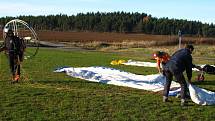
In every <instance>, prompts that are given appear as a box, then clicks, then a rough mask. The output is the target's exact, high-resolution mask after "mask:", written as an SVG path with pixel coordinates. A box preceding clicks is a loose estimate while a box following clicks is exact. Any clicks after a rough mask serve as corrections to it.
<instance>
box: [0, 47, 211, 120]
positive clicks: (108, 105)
mask: <svg viewBox="0 0 215 121" xmlns="http://www.w3.org/2000/svg"><path fill="white" fill-rule="evenodd" d="M173 48H174V47H173ZM203 48H204V47H203ZM151 52H152V50H151V49H150V48H149V49H131V50H119V51H117V52H107V51H104V52H98V51H68V50H57V49H49V48H46V49H42V48H41V49H40V51H39V53H38V55H37V56H36V57H35V58H34V59H29V60H25V62H24V63H23V64H22V76H21V79H22V81H21V82H20V83H16V84H11V83H10V77H9V74H10V73H9V69H8V63H7V60H6V57H5V55H4V54H0V58H1V59H0V65H1V66H0V68H1V69H0V120H3V121H4V120H5V121H8V120H16V121H29V120H38V121H40V120H43V121H44V120H51V121H59V120H61V121H64V120H73V121H100V120H104V121H111V120H116V121H127V120H132V121H133V120H143V121H150V120H152V121H163V120H165V121H170V120H174V121H175V120H176V121H177V120H178V121H187V120H195V121H213V120H214V119H215V115H214V114H215V107H214V106H199V105H196V104H194V103H193V102H191V101H189V106H187V107H181V106H180V100H179V99H177V98H173V97H171V98H170V99H171V100H172V101H173V102H171V103H166V104H164V103H162V96H161V94H160V93H153V92H148V91H144V90H138V89H133V88H127V87H120V86H114V85H105V84H100V83H93V82H88V81H85V80H80V79H76V78H71V77H69V76H66V75H65V74H63V73H54V72H53V70H54V69H55V68H57V67H60V66H73V67H83V66H106V67H113V68H118V69H121V70H124V71H128V72H132V73H136V74H144V75H146V74H153V73H157V70H156V69H155V68H146V67H134V66H122V65H120V66H111V65H110V64H109V63H110V61H111V60H113V59H134V60H141V61H152V60H150V57H145V56H141V54H143V53H144V54H150V53H151ZM196 54H197V53H196ZM202 55H204V54H202ZM205 56H206V57H208V56H209V57H211V56H212V57H214V55H210V54H208V53H205ZM204 62H205V61H201V62H200V63H204ZM210 63H211V64H212V63H213V61H212V62H210ZM195 76H196V73H194V76H193V84H195V85H198V86H200V87H204V88H206V89H209V90H212V91H215V76H214V75H208V74H206V75H205V76H206V80H205V82H196V81H195Z"/></svg>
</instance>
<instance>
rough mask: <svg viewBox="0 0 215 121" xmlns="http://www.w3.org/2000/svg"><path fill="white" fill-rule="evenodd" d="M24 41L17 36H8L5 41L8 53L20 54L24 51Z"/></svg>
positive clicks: (5, 48)
mask: <svg viewBox="0 0 215 121" xmlns="http://www.w3.org/2000/svg"><path fill="white" fill-rule="evenodd" d="M23 48H24V47H23V41H21V39H20V38H19V37H17V36H7V37H6V38H5V42H4V50H6V53H14V54H20V53H22V52H23Z"/></svg>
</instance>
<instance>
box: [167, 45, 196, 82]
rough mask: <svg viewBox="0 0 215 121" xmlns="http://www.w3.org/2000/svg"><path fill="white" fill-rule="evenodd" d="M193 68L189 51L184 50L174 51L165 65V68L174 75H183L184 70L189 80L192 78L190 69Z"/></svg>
mask: <svg viewBox="0 0 215 121" xmlns="http://www.w3.org/2000/svg"><path fill="white" fill-rule="evenodd" d="M194 67H195V65H194V64H193V63H192V56H191V53H190V50H189V49H186V48H184V49H180V50H178V51H176V52H175V53H174V54H173V55H172V56H171V58H170V60H169V61H168V62H167V64H166V68H168V69H169V70H170V71H171V72H173V73H174V74H178V73H183V72H184V71H185V70H186V73H187V78H188V79H189V80H190V79H191V77H192V68H194Z"/></svg>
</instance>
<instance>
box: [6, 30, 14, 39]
mask: <svg viewBox="0 0 215 121" xmlns="http://www.w3.org/2000/svg"><path fill="white" fill-rule="evenodd" d="M7 36H10V37H11V36H14V33H13V30H12V29H9V30H8V31H7Z"/></svg>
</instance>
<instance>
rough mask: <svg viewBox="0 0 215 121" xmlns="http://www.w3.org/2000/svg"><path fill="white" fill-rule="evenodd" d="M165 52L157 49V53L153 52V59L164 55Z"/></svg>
mask: <svg viewBox="0 0 215 121" xmlns="http://www.w3.org/2000/svg"><path fill="white" fill-rule="evenodd" d="M164 54H165V53H164V52H162V51H156V52H155V53H153V59H156V58H160V57H162V56H163V55H164Z"/></svg>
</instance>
